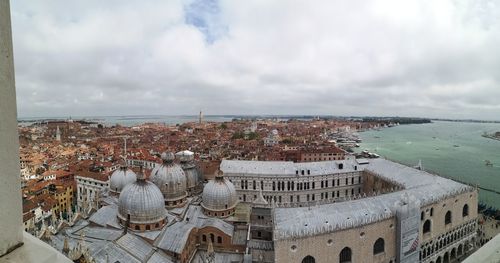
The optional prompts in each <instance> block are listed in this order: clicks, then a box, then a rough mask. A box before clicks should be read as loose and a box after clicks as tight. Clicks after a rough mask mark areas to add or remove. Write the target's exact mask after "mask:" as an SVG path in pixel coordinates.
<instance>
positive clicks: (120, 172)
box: [109, 165, 137, 193]
mask: <svg viewBox="0 0 500 263" xmlns="http://www.w3.org/2000/svg"><path fill="white" fill-rule="evenodd" d="M136 180H137V175H136V174H135V173H134V171H132V170H131V169H128V167H127V166H125V165H124V166H121V167H120V168H118V169H117V170H115V171H114V172H113V174H111V177H110V178H109V190H110V191H111V192H113V193H120V192H121V191H122V190H123V188H125V186H126V185H128V184H131V183H133V182H135V181H136Z"/></svg>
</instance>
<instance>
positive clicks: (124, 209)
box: [118, 178, 167, 231]
mask: <svg viewBox="0 0 500 263" xmlns="http://www.w3.org/2000/svg"><path fill="white" fill-rule="evenodd" d="M166 215H167V211H166V210H165V205H164V201H163V195H162V193H161V191H160V189H158V187H157V186H156V185H154V184H153V183H151V182H148V181H146V180H145V179H143V178H139V179H137V181H136V182H134V183H131V184H128V185H127V186H125V188H124V189H123V190H122V192H121V193H120V197H119V198H118V220H119V221H120V223H121V224H122V225H124V226H128V227H129V228H130V229H134V230H141V231H144V230H154V229H159V228H161V227H162V226H163V225H164V224H165V221H166V220H165V217H166Z"/></svg>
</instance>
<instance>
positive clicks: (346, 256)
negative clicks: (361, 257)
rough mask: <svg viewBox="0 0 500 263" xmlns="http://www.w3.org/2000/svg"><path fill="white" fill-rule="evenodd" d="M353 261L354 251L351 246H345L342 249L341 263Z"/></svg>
mask: <svg viewBox="0 0 500 263" xmlns="http://www.w3.org/2000/svg"><path fill="white" fill-rule="evenodd" d="M351 261H352V251H351V248H349V247H345V248H344V249H342V251H340V255H339V262H340V263H348V262H351Z"/></svg>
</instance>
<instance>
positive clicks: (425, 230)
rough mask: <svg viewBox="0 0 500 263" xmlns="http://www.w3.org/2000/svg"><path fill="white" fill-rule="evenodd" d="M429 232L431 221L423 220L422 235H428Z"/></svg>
mask: <svg viewBox="0 0 500 263" xmlns="http://www.w3.org/2000/svg"><path fill="white" fill-rule="evenodd" d="M429 232H431V220H429V219H427V220H425V223H424V228H423V233H424V234H425V233H429Z"/></svg>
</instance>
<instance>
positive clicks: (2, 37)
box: [0, 0, 23, 256]
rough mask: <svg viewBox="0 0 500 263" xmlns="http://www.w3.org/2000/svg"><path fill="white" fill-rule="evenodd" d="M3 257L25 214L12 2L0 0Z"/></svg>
mask: <svg viewBox="0 0 500 263" xmlns="http://www.w3.org/2000/svg"><path fill="white" fill-rule="evenodd" d="M0 163H1V164H2V165H1V169H0V197H2V198H0V218H1V222H0V256H1V255H4V254H6V253H7V252H9V250H11V249H13V248H15V247H16V246H18V245H19V244H21V242H22V240H23V219H22V218H23V216H22V202H21V191H20V187H21V177H20V169H19V135H18V133H17V107H16V90H15V81H14V59H13V52H12V32H11V24H10V5H9V1H8V0H0Z"/></svg>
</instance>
